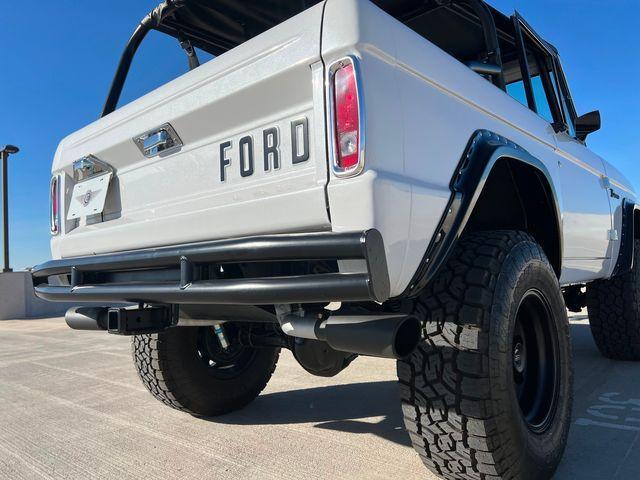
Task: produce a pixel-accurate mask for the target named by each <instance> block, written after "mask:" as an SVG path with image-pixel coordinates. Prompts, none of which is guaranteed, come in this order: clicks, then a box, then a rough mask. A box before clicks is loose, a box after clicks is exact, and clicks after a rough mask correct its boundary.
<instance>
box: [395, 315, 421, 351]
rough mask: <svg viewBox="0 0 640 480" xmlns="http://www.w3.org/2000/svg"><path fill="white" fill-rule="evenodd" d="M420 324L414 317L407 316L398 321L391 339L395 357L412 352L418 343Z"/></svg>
mask: <svg viewBox="0 0 640 480" xmlns="http://www.w3.org/2000/svg"><path fill="white" fill-rule="evenodd" d="M421 329H422V325H421V324H420V320H418V319H417V318H416V317H413V316H409V317H406V318H405V319H404V321H402V322H400V324H399V325H398V328H397V329H396V334H395V338H394V341H393V353H394V356H395V358H405V357H408V356H409V355H411V354H412V353H413V351H414V350H415V349H416V348H417V346H418V343H420V336H421Z"/></svg>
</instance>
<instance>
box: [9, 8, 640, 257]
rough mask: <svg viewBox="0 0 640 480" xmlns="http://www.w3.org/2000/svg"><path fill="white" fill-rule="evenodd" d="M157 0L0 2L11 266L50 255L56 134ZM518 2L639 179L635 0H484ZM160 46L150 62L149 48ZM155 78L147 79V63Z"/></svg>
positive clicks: (101, 93)
mask: <svg viewBox="0 0 640 480" xmlns="http://www.w3.org/2000/svg"><path fill="white" fill-rule="evenodd" d="M158 1H159V0H136V1H131V0H111V1H109V2H108V3H107V4H105V3H104V2H98V1H95V0H87V1H77V0H57V1H55V2H52V1H48V0H22V1H20V2H7V3H6V5H4V6H3V8H2V14H3V21H2V25H0V64H1V65H2V66H3V73H2V76H1V77H0V106H1V110H0V144H4V143H13V144H16V145H18V146H19V147H21V149H22V150H21V152H20V153H19V154H18V155H16V156H15V157H13V158H12V160H11V165H10V175H9V180H10V204H11V248H12V266H14V268H23V267H26V266H31V265H34V264H36V263H39V262H41V261H43V260H46V259H48V258H49V256H50V254H49V231H48V230H49V220H48V209H49V206H48V205H49V197H48V187H49V179H50V165H51V160H52V158H53V154H54V152H55V149H56V146H57V143H58V141H59V140H60V139H61V138H63V137H64V136H66V135H67V134H69V133H71V132H73V131H74V130H77V129H78V128H81V127H82V126H84V125H86V124H87V123H90V122H91V121H93V120H95V119H96V118H97V117H98V116H99V114H100V111H101V108H102V105H103V102H104V99H105V96H106V94H107V90H108V88H109V85H110V83H111V79H112V77H113V73H114V71H115V68H116V65H117V63H118V60H119V57H120V54H121V51H122V48H123V47H124V44H125V43H126V40H127V38H128V37H129V35H130V34H131V32H132V30H133V28H134V27H135V25H136V24H137V22H138V21H139V19H140V18H142V17H143V16H144V15H145V14H146V13H147V12H148V11H149V10H150V9H151V8H152V7H154V6H155V5H156V4H157V3H158ZM490 3H491V4H492V5H494V6H495V7H497V8H498V9H499V10H501V11H503V12H505V13H507V12H512V11H513V10H515V9H517V10H518V11H519V12H520V13H521V14H523V15H524V16H525V18H526V19H527V20H528V22H529V23H530V24H531V25H532V26H533V27H534V28H535V29H536V30H537V31H538V32H539V33H540V34H541V35H542V36H543V37H545V38H546V39H547V40H549V41H550V42H552V43H553V44H554V45H555V46H556V47H557V48H558V49H559V50H560V53H561V55H562V58H563V61H564V67H565V71H566V74H567V77H568V78H569V83H570V85H571V87H572V90H573V96H574V99H575V102H576V106H577V109H578V111H579V112H581V113H586V112H588V111H591V110H594V109H600V110H601V112H602V116H603V129H602V131H600V132H598V133H596V134H594V135H593V136H592V137H590V142H589V145H590V147H591V148H592V149H593V150H595V151H596V152H597V153H598V154H600V155H601V156H603V157H604V158H606V159H608V160H609V161H611V162H612V163H614V164H615V165H616V166H617V167H618V168H619V169H620V170H622V171H623V172H625V173H626V174H627V176H628V177H629V178H630V179H631V180H632V182H633V183H634V185H636V187H638V186H640V158H637V157H638V152H640V135H639V134H638V132H637V130H638V128H639V126H640V125H639V124H640V95H639V94H638V93H637V88H638V87H637V85H638V79H639V78H640V55H639V54H638V52H637V46H638V33H639V30H640V14H639V13H638V10H640V9H639V8H638V7H639V6H640V3H639V0H615V1H612V2H606V1H603V0H601V1H595V0H535V1H534V0H490ZM154 49H155V52H158V51H162V52H164V53H167V52H169V54H170V55H171V61H167V62H166V65H168V67H165V68H163V69H158V68H157V65H158V63H157V62H156V61H155V60H156V59H157V56H155V55H154V54H153V53H154ZM181 55H182V52H181V51H180V50H179V49H178V48H177V47H176V45H175V44H174V43H173V42H169V41H167V40H164V39H162V38H160V36H157V37H155V38H153V39H151V41H150V42H148V43H147V45H143V50H142V51H141V55H140V56H139V57H138V58H137V59H136V63H135V64H134V67H133V68H134V70H133V72H138V73H140V72H143V71H144V72H147V73H148V75H146V76H144V77H142V76H141V75H135V76H132V77H131V81H130V82H129V83H128V85H127V87H126V89H125V96H124V99H125V101H126V100H130V99H133V98H135V97H136V96H137V95H138V94H140V93H143V92H144V91H145V90H146V89H147V88H148V87H149V82H153V84H154V85H158V84H161V83H162V81H163V80H168V79H170V78H173V77H174V76H176V75H177V74H179V73H181V72H182V71H183V69H184V68H185V65H186V64H185V62H184V59H183V58H182V56H181ZM151 73H152V74H153V78H149V77H150V74H151Z"/></svg>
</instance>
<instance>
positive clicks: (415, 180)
mask: <svg viewBox="0 0 640 480" xmlns="http://www.w3.org/2000/svg"><path fill="white" fill-rule="evenodd" d="M354 52H356V54H357V55H358V56H359V58H360V59H361V65H360V67H361V70H362V72H364V73H363V80H362V83H363V85H364V104H365V106H366V110H367V112H366V119H367V132H366V135H367V145H366V169H367V170H369V171H376V172H377V173H379V174H381V173H383V174H385V175H390V174H399V177H398V180H399V181H401V182H402V181H404V182H406V183H407V184H409V185H417V184H424V185H427V187H426V188H425V189H424V191H422V192H421V194H420V195H415V194H414V195H413V199H412V203H411V215H410V218H411V220H410V225H407V226H406V227H405V226H404V225H403V226H402V228H401V230H402V231H403V232H407V233H406V235H407V237H406V241H404V247H403V248H404V252H405V255H404V256H402V258H403V267H402V268H401V269H400V270H398V269H397V268H393V272H394V273H395V272H398V271H400V272H401V273H400V275H399V276H398V277H394V275H392V276H391V285H392V290H393V294H398V293H400V292H401V291H403V290H404V288H405V287H406V286H407V285H408V283H409V282H410V280H411V278H412V276H413V274H414V272H415V269H416V268H417V267H418V265H419V261H420V260H421V259H422V255H423V254H424V250H425V249H426V246H427V245H428V243H429V241H430V240H431V237H432V235H433V233H434V230H435V227H436V225H437V222H438V220H439V219H440V217H441V215H442V212H443V210H444V206H445V205H446V198H447V197H448V195H449V182H450V179H451V177H452V175H453V172H454V170H455V167H456V165H457V164H458V162H459V160H460V158H461V155H462V153H463V152H464V150H465V148H466V146H467V144H468V141H469V139H470V138H471V137H472V135H473V133H474V132H475V131H476V130H478V129H486V130H490V131H493V132H495V133H498V134H500V135H502V136H504V137H506V138H508V139H509V140H511V141H513V142H515V143H517V144H518V145H520V146H521V147H523V148H524V149H526V150H527V151H528V152H529V153H530V154H532V155H533V156H534V157H536V158H538V159H539V160H541V161H542V162H543V163H544V164H545V166H546V168H547V170H548V172H549V174H550V176H551V180H552V182H553V183H554V186H555V188H556V190H557V193H558V198H557V199H556V200H557V202H558V205H559V208H560V210H561V212H562V216H563V218H562V219H561V222H562V223H563V228H562V229H563V234H564V236H565V237H566V238H565V242H564V252H563V258H564V260H565V262H566V263H565V268H564V269H563V274H562V282H563V283H574V282H576V281H586V280H591V279H593V278H598V277H604V276H607V275H608V274H609V267H610V266H611V262H609V261H608V260H606V258H608V257H611V256H612V255H613V254H614V252H615V248H616V245H615V243H616V242H610V241H609V240H608V235H607V234H608V230H609V229H611V217H610V215H611V212H610V210H609V203H608V200H607V196H606V192H605V191H604V190H603V189H602V188H601V186H600V184H599V183H598V180H599V177H600V175H604V166H603V164H602V162H601V161H600V159H599V157H597V156H596V155H594V154H593V153H591V152H589V151H588V150H586V149H584V147H582V145H581V144H579V143H578V142H573V143H575V145H573V144H572V145H565V144H563V143H562V141H561V140H562V139H561V138H560V140H559V139H558V138H557V137H556V134H555V132H554V131H553V128H552V126H551V125H550V124H549V123H548V122H547V121H546V120H544V119H543V118H542V117H540V116H538V115H537V114H535V113H534V112H532V111H530V110H529V109H528V108H526V107H525V106H523V105H521V104H520V103H519V102H517V101H516V100H514V99H513V98H511V97H509V96H508V95H507V94H506V93H504V92H502V91H501V90H499V89H498V88H496V87H495V86H494V85H492V84H491V83H489V82H487V81H486V80H484V79H483V78H481V77H480V76H478V75H477V74H475V73H473V72H472V71H471V70H469V69H468V68H467V67H466V66H464V65H462V64H461V63H460V62H458V61H456V60H454V59H452V58H451V57H450V56H449V55H448V54H446V53H445V52H443V51H442V50H440V49H439V48H438V47H436V46H434V45H433V44H431V43H430V42H428V41H427V40H425V39H423V38H422V37H420V36H419V35H417V34H416V33H414V32H413V31H411V30H410V29H408V28H406V27H405V26H403V25H402V24H400V23H399V22H397V21H396V20H394V19H393V18H391V17H390V16H388V15H387V14H385V13H384V12H382V11H381V10H380V9H378V8H377V7H375V6H374V5H373V4H371V3H370V2H368V1H366V0H328V1H327V7H326V11H325V26H324V29H323V52H322V54H323V58H324V60H325V62H326V63H327V64H330V63H331V62H332V61H333V60H335V59H337V58H339V57H340V56H343V55H345V54H348V53H354ZM385 71H386V73H385ZM374 74H375V75H374ZM381 98H382V99H384V100H389V101H388V103H386V104H384V107H383V106H382V105H381V103H382V102H381V100H380V99H381ZM398 105H399V106H400V107H399V108H398ZM381 138H383V139H385V141H386V143H385V145H380V144H379V143H377V142H379V140H380V139H381ZM559 142H560V146H559V145H558V144H559ZM389 145H391V146H392V149H393V151H389ZM380 152H383V154H382V155H381V154H380ZM399 157H401V158H402V160H401V161H400V160H399ZM569 157H571V159H572V160H573V161H572V162H571V163H570V165H569V166H568V167H564V169H561V168H560V167H559V165H560V164H562V163H564V162H566V161H567V160H568V158H569ZM400 168H401V170H399V169H400ZM569 172H570V174H569V175H566V173H569ZM620 181H621V182H624V177H622V179H621V180H620ZM343 182H344V181H343V180H340V179H336V178H330V181H329V187H328V196H329V203H330V206H331V212H332V216H333V218H332V219H333V220H334V222H335V220H336V219H335V215H334V213H333V212H334V211H335V210H336V209H340V210H341V213H340V219H339V225H340V228H341V229H346V230H349V229H360V228H361V226H362V225H363V224H364V222H365V219H366V222H367V223H369V224H372V225H376V226H379V227H380V226H384V225H385V224H386V222H385V218H386V217H396V216H397V212H398V208H397V205H396V204H393V203H392V204H389V205H387V206H386V208H385V209H382V210H378V211H375V212H367V214H366V215H362V216H360V215H359V214H355V213H354V214H352V215H349V214H348V213H345V212H343V209H342V208H341V203H340V202H342V201H345V200H348V195H346V194H345V193H344V190H343V189H342V187H340V185H341V184H342V183H343ZM372 186H373V187H374V188H375V184H373V185H372ZM337 192H340V194H338V193H337ZM369 195H372V196H373V197H375V196H376V195H377V192H375V191H374V192H372V193H369ZM343 199H344V200H343ZM423 212H433V213H431V214H425V213H423ZM359 213H362V212H359ZM371 216H373V218H371ZM395 220H396V224H394V228H398V225H397V220H398V219H397V218H395ZM371 222H372V223H371ZM380 228H381V232H382V234H383V238H384V239H385V242H387V237H388V236H394V235H395V234H396V233H397V230H394V231H393V232H392V231H388V230H386V229H385V228H384V227H380ZM409 231H410V232H413V233H409ZM393 245H394V247H393V250H394V251H393V253H392V252H391V249H390V248H389V247H388V251H387V255H388V260H389V263H390V264H391V263H394V262H396V261H398V259H399V258H400V257H401V255H400V251H401V250H402V248H399V247H398V245H397V242H395V241H394V242H393ZM418 251H421V252H422V253H421V254H418V253H417V252H418ZM603 259H604V260H603Z"/></svg>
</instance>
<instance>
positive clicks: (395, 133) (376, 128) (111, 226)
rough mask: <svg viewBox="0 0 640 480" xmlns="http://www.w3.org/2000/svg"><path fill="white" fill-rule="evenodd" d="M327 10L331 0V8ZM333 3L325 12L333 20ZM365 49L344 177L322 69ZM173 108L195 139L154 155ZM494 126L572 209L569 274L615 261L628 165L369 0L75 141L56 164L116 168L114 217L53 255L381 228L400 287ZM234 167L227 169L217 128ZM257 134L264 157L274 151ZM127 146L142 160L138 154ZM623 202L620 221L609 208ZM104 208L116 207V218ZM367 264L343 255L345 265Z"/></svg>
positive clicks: (197, 74)
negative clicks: (295, 134) (333, 157)
mask: <svg viewBox="0 0 640 480" xmlns="http://www.w3.org/2000/svg"><path fill="white" fill-rule="evenodd" d="M323 9H324V10H323ZM323 14H324V18H322V16H323ZM345 55H353V56H355V57H356V58H357V59H359V63H360V74H361V84H362V91H361V92H360V95H361V97H362V98H361V101H362V104H363V105H364V112H363V114H364V115H365V120H366V122H365V124H366V146H365V159H366V164H365V170H364V172H363V173H362V174H360V175H358V176H355V177H353V178H338V177H336V176H335V175H334V174H333V173H327V172H328V171H329V169H328V167H327V148H328V147H329V148H330V145H329V144H330V142H332V140H331V139H327V136H326V123H325V121H326V119H325V114H326V112H325V100H324V95H325V88H324V85H323V79H324V75H325V69H326V67H327V66H329V65H330V64H331V63H332V62H334V61H336V60H338V59H340V58H342V57H344V56H345ZM301 117H306V118H308V121H309V130H310V159H309V161H307V162H305V163H303V164H298V165H293V164H292V163H291V153H290V151H289V149H290V147H289V146H290V143H291V134H290V129H289V127H288V126H289V124H290V122H291V121H293V120H296V119H298V118H301ZM165 122H171V124H172V125H173V127H175V128H176V130H177V131H178V133H179V134H180V135H181V138H182V140H183V142H184V144H185V146H184V147H183V149H182V150H181V151H179V152H177V153H175V154H171V155H169V156H167V157H165V158H155V159H151V160H148V159H143V157H142V156H141V154H140V152H139V151H137V150H136V147H135V145H134V143H133V142H132V141H131V138H132V137H133V136H135V135H136V134H139V133H141V132H144V131H146V130H149V129H150V128H153V127H156V126H158V125H161V124H163V123H165ZM273 126H275V127H277V128H278V129H279V131H280V132H281V143H282V145H283V148H282V159H281V161H282V168H281V169H280V170H279V171H277V172H276V171H268V172H265V171H263V170H262V168H256V172H255V173H254V175H253V176H251V177H250V178H242V177H241V176H240V174H239V171H238V170H237V166H238V163H239V158H238V149H237V145H238V142H239V139H240V138H241V137H243V136H246V135H249V134H250V135H252V137H253V138H254V139H259V137H260V136H261V132H262V131H263V129H264V128H267V127H273ZM480 129H484V130H489V131H492V132H495V133H497V134H499V135H501V136H503V137H505V138H508V139H509V140H511V141H513V142H515V143H517V144H519V145H520V146H521V147H523V148H524V149H526V150H527V151H528V152H529V153H530V154H531V155H533V156H534V157H536V158H538V159H539V160H540V161H542V162H543V163H544V164H545V166H546V168H547V170H548V172H549V174H550V176H551V181H552V182H553V183H554V186H555V189H556V191H557V193H558V198H557V199H556V200H557V202H558V205H559V208H560V211H561V214H562V218H561V223H562V236H563V240H564V242H563V252H562V256H563V268H562V276H561V283H562V284H571V283H580V282H585V281H589V280H592V279H595V278H603V277H607V276H609V275H610V274H611V271H612V269H613V266H614V264H615V259H616V256H617V252H618V249H619V244H618V243H619V242H617V241H616V240H611V238H613V237H612V236H611V232H610V230H615V229H616V228H617V227H616V225H619V221H620V220H619V219H620V218H621V217H620V210H621V205H620V204H619V202H618V203H615V202H613V199H611V202H612V203H611V204H610V200H609V190H608V189H606V188H604V187H606V181H605V180H606V179H607V178H608V177H607V175H609V177H611V185H612V188H613V189H614V190H615V191H616V192H618V193H619V194H620V195H622V197H627V198H631V199H635V194H634V192H633V190H632V188H631V187H630V185H629V183H628V182H627V181H626V180H625V179H624V177H623V176H622V175H620V173H619V172H618V171H617V170H615V169H614V168H613V167H611V166H610V165H608V164H607V165H605V163H604V162H603V161H602V160H601V159H600V158H599V157H597V156H596V155H594V154H592V153H591V152H589V151H588V150H587V149H586V148H585V147H584V146H583V145H582V144H580V143H579V142H577V141H575V140H573V139H570V138H569V137H567V136H566V135H564V134H559V135H556V134H555V132H554V130H553V128H552V126H551V125H550V124H549V123H548V122H547V121H546V120H544V119H543V118H542V117H540V116H538V115H537V114H535V113H533V112H532V111H531V110H529V109H528V108H526V107H524V106H523V105H521V104H520V103H518V102H517V101H516V100H514V99H513V98H511V97H509V96H508V95H507V94H506V93H505V92H503V91H501V90H500V89H498V88H497V87H495V86H494V85H492V84H491V83H489V82H487V81H486V80H485V79H483V78H482V77H480V76H479V75H477V74H475V73H474V72H472V71H471V70H470V69H469V68H467V67H465V66H464V65H462V64H461V63H459V62H458V61H456V60H455V59H453V58H452V57H450V56H449V55H447V54H446V53H445V52H443V51H442V50H440V49H439V48H438V47H436V46H434V45H433V44H431V43H430V42H428V41H427V40H425V39H424V38H422V37H421V36H419V35H417V34H416V33H414V32H413V31H411V30H410V29H409V28H407V27H405V26H404V25H402V24H401V23H400V22H398V21H397V20H395V19H393V18H392V17H391V16H389V15H387V14H386V13H384V12H383V11H382V10H380V9H378V8H377V7H376V6H374V5H373V4H372V3H370V2H369V1H367V0H327V1H326V3H322V4H319V5H317V6H315V7H313V8H311V9H309V10H308V11H306V12H304V13H302V14H300V15H298V16H296V17H294V18H293V19H291V20H289V21H287V22H285V23H284V24H281V25H279V26H277V27H275V28H273V29H272V30H270V31H268V32H266V33H264V34H262V35H260V36H258V37H256V38H254V39H253V40H250V41H249V42H247V43H245V44H243V45H241V46H239V47H237V48H235V49H233V50H231V51H229V52H228V53H226V54H225V55H222V56H221V57H219V58H217V59H215V60H213V61H211V62H209V63H207V64H205V65H203V66H201V67H200V68H198V69H196V70H195V71H193V72H190V73H189V74H187V75H184V76H182V77H180V78H179V79H177V80H175V81H173V82H171V83H170V84H168V85H166V86H164V87H162V88H160V89H158V90H156V91H155V92H152V93H151V94H149V95H147V96H145V97H143V98H141V99H139V100H137V101H136V102H134V103H132V104H130V105H127V106H125V107H123V108H121V109H120V110H117V111H116V112H114V113H113V114H111V115H109V116H107V117H105V118H103V119H101V120H100V121H98V122H96V123H94V124H92V125H90V126H89V127H87V128H85V129H83V130H81V131H80V132H78V133H76V134H74V135H72V136H71V137H69V138H67V139H65V141H63V143H62V144H61V146H60V148H59V150H58V153H57V156H56V160H55V162H54V167H53V171H54V173H58V172H61V171H63V172H65V173H66V175H67V176H66V182H65V184H66V190H67V191H69V189H70V188H72V186H73V185H72V182H71V181H70V177H69V175H71V164H72V162H73V161H74V160H77V159H78V158H80V157H82V156H84V155H88V154H93V155H96V156H97V157H99V158H100V159H102V160H104V161H106V162H109V163H110V164H111V165H113V166H114V167H115V168H116V170H117V172H116V175H117V178H118V185H119V191H120V196H121V209H120V212H119V217H118V215H116V217H118V218H114V219H110V220H108V221H106V222H99V223H93V224H90V225H81V226H77V227H76V228H73V229H72V228H71V227H74V226H75V225H70V224H69V223H68V222H67V224H66V225H65V226H64V229H63V230H64V231H63V233H62V234H61V235H60V236H58V237H55V238H54V239H53V241H52V249H53V253H54V257H55V258H59V257H67V256H76V255H82V254H88V253H99V252H108V251H118V250H127V249H134V248H142V247H149V246H154V245H171V244H180V243H187V242H191V241H197V240H211V239H217V238H226V237H238V236H246V235H254V234H262V233H283V232H297V231H316V230H333V231H336V232H345V231H361V230H364V229H368V228H376V229H378V230H379V231H380V232H381V233H382V236H383V238H384V242H385V247H386V254H387V263H388V267H389V275H390V284H391V295H392V296H397V295H400V294H401V293H402V292H403V291H404V290H405V289H406V288H407V287H408V286H409V284H410V282H411V280H412V278H413V276H414V274H415V272H416V269H417V267H418V266H419V264H420V263H421V261H422V258H423V256H424V254H425V251H426V248H427V245H428V244H429V242H430V240H431V237H432V235H433V233H434V230H435V228H436V226H437V224H438V222H439V220H440V219H441V217H442V215H443V213H444V211H445V208H446V205H447V202H448V200H449V197H450V194H451V192H450V188H449V184H450V181H451V178H452V175H453V174H454V171H455V169H456V166H457V164H458V162H459V160H460V158H461V156H462V154H463V152H464V150H465V148H466V146H467V144H468V142H469V140H470V138H471V137H472V136H473V134H474V132H476V131H477V130H480ZM227 140H230V141H232V142H233V145H234V147H235V150H231V151H230V154H229V155H230V159H231V166H230V167H229V170H228V172H229V174H228V178H227V179H226V181H225V182H221V181H220V179H219V175H220V169H219V153H218V146H219V144H220V142H222V141H227ZM261 148H263V147H261V146H260V142H258V143H257V146H256V151H255V153H256V159H257V165H258V166H259V164H260V162H261V161H262V150H260V149H261ZM131 159H135V161H132V160H131ZM612 212H613V220H612ZM107 219H108V217H107ZM359 268H361V266H360V265H358V264H357V263H356V262H344V263H343V264H341V270H342V271H353V270H358V269H359Z"/></svg>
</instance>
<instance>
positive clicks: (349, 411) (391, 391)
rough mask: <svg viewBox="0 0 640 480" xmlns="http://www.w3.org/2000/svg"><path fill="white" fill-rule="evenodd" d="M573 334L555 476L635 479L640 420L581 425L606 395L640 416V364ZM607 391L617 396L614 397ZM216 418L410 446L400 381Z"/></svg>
mask: <svg viewBox="0 0 640 480" xmlns="http://www.w3.org/2000/svg"><path fill="white" fill-rule="evenodd" d="M577 320H583V319H581V318H578V319H577ZM571 337H572V343H573V351H574V358H575V379H576V382H575V387H576V388H575V407H574V412H573V420H572V425H571V432H570V438H569V444H568V446H567V450H566V452H565V455H564V458H563V461H562V463H561V465H560V468H559V470H558V472H557V474H556V476H555V477H554V478H556V479H570V478H581V479H594V480H595V479H596V478H614V477H615V478H630V477H625V474H626V473H628V472H631V471H635V472H638V471H640V433H639V432H640V418H639V419H638V422H639V423H637V424H633V425H630V426H629V425H622V426H620V425H613V426H611V425H609V428H606V426H605V428H603V427H601V426H597V425H596V426H584V425H583V424H584V418H589V411H590V410H593V408H594V407H593V404H596V405H597V404H598V403H602V402H601V399H602V395H603V394H604V395H605V397H606V398H605V400H606V401H609V402H618V401H623V403H624V404H625V405H626V403H629V402H631V403H630V406H629V407H626V406H625V408H627V409H629V411H632V412H633V413H634V415H633V416H634V417H638V416H639V415H638V414H637V412H636V411H635V410H634V409H635V408H638V407H640V404H638V405H635V403H633V402H640V400H633V399H640V384H638V383H636V382H630V381H629V379H630V378H633V377H636V376H637V375H639V373H638V372H639V369H640V364H638V363H634V362H613V361H610V360H607V359H605V358H603V357H602V356H601V355H600V353H599V352H598V350H597V348H596V346H595V343H594V342H593V339H592V337H591V333H590V330H589V326H588V324H585V323H580V324H576V323H573V324H572V325H571ZM608 392H619V394H617V395H616V396H611V395H612V394H610V393H608ZM607 395H609V396H607ZM629 399H630V400H629ZM616 408H618V406H616ZM625 411H626V410H625ZM639 411H640V409H639ZM608 413H609V412H608ZM372 417H373V418H372ZM376 417H379V418H380V419H381V420H378V419H377V418H376ZM581 419H582V420H581ZM595 420H598V419H595ZM215 421H216V422H219V423H226V424H232V425H273V424H275V425H278V424H282V425H285V424H311V425H313V427H315V428H323V429H330V430H336V431H342V432H350V433H358V434H368V435H376V436H378V437H381V438H383V439H386V440H388V441H390V442H393V443H396V444H399V445H403V446H407V447H410V442H409V437H408V435H407V433H406V431H405V429H404V425H403V421H402V413H401V409H400V402H399V392H398V384H397V383H396V382H395V381H391V380H390V381H378V382H370V383H354V384H347V385H344V384H341V385H335V386H326V387H316V388H308V389H303V390H293V391H286V392H277V393H267V394H263V395H261V396H260V397H258V399H257V400H256V401H255V402H253V403H252V404H251V405H250V406H248V407H247V408H245V409H244V410H242V411H240V412H236V413H233V414H230V415H225V416H223V417H218V418H216V420H215ZM581 423H582V424H581ZM620 428H622V429H620ZM604 452H606V453H604ZM616 475H617V476H616ZM631 478H637V475H634V476H633V477H631Z"/></svg>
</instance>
